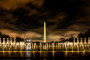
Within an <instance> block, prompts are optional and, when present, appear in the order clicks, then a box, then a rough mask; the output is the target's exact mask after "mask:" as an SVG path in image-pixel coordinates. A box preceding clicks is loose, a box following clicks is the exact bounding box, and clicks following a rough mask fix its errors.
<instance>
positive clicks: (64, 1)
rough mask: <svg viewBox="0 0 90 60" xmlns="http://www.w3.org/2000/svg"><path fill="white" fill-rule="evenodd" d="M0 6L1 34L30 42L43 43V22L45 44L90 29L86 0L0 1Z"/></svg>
mask: <svg viewBox="0 0 90 60" xmlns="http://www.w3.org/2000/svg"><path fill="white" fill-rule="evenodd" d="M0 7H1V8H0V29H1V32H2V31H3V30H4V31H6V30H7V31H8V30H9V31H8V33H13V34H15V33H16V36H20V37H24V34H25V33H26V34H27V37H29V38H32V39H33V40H43V21H44V20H45V21H46V22H47V40H48V41H49V40H58V39H59V38H60V37H65V38H69V37H70V36H71V35H73V36H74V37H77V34H78V33H79V32H85V31H86V30H88V29H89V27H90V24H89V22H90V1H89V0H60V1H59V0H13V1H12V0H0ZM29 34H31V35H29ZM9 35H10V34H9ZM52 37H53V38H52Z"/></svg>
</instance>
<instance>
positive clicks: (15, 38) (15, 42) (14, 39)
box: [14, 38, 16, 46]
mask: <svg viewBox="0 0 90 60" xmlns="http://www.w3.org/2000/svg"><path fill="white" fill-rule="evenodd" d="M15 45H16V38H14V46H15Z"/></svg>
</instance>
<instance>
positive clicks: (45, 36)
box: [44, 21, 46, 43]
mask: <svg viewBox="0 0 90 60" xmlns="http://www.w3.org/2000/svg"><path fill="white" fill-rule="evenodd" d="M44 43H46V22H45V21H44Z"/></svg>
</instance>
